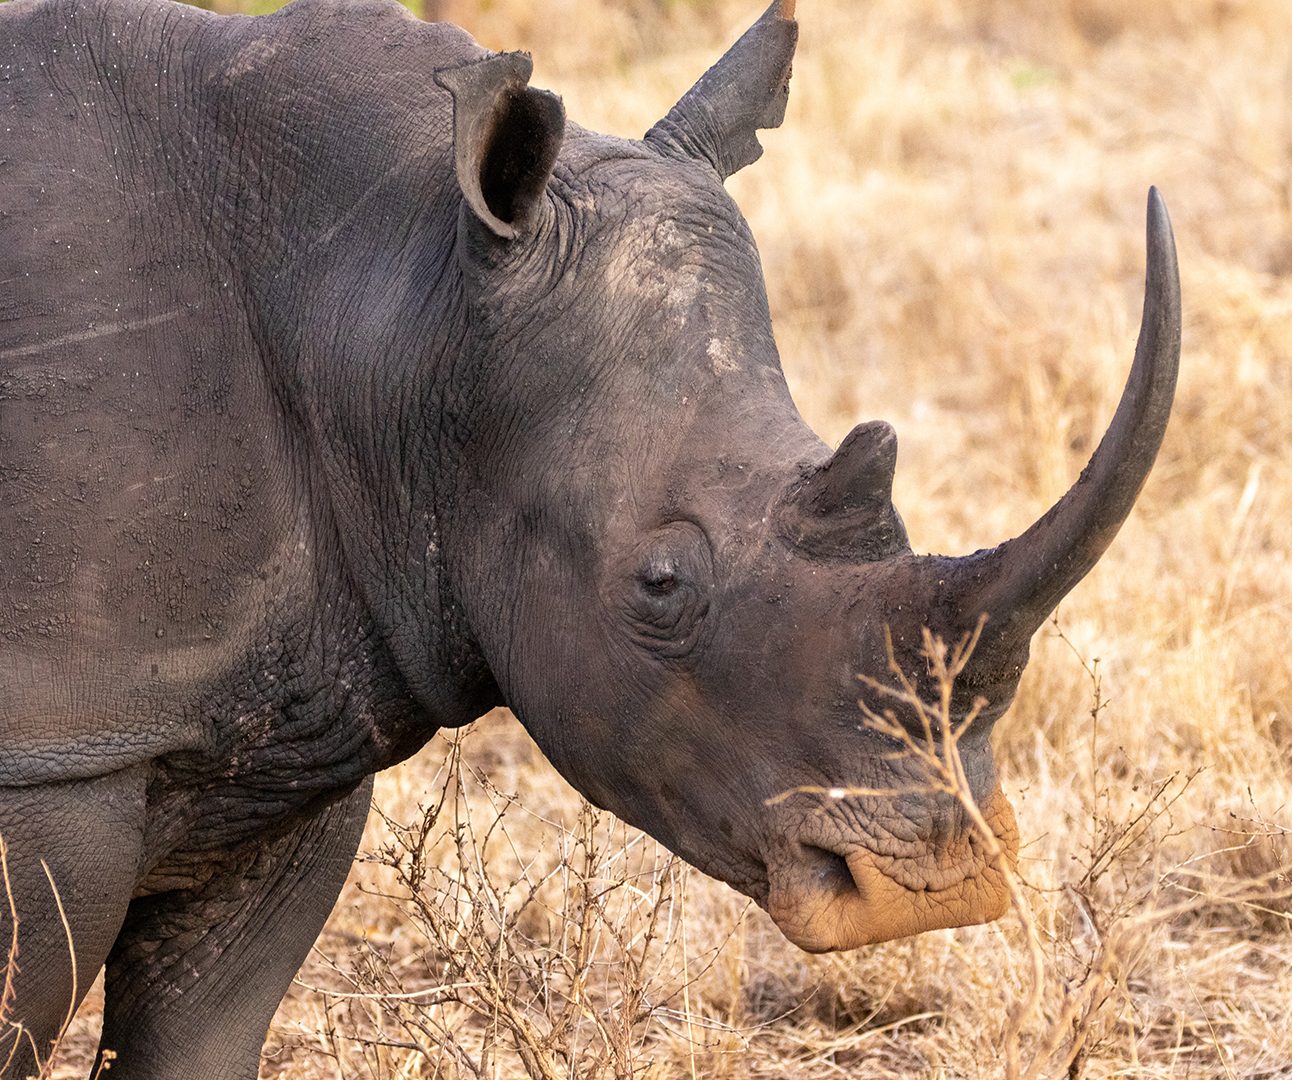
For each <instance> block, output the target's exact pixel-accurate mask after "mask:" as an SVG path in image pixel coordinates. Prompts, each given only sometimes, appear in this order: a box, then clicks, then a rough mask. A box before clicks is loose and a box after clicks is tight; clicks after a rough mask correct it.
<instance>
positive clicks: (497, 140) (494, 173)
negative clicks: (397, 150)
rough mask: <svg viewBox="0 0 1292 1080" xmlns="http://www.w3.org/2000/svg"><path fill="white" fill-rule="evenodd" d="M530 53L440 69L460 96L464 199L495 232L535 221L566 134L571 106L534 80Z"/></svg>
mask: <svg viewBox="0 0 1292 1080" xmlns="http://www.w3.org/2000/svg"><path fill="white" fill-rule="evenodd" d="M533 70H534V62H533V60H531V59H530V57H529V54H528V53H500V54H498V55H495V56H489V57H486V58H485V59H484V60H476V61H472V62H471V63H468V64H464V65H462V66H461V67H456V68H446V69H444V70H442V71H437V72H436V73H435V81H436V82H437V83H438V84H439V85H440V86H442V87H443V88H444V89H445V90H447V91H448V92H449V93H450V94H452V95H453V157H454V167H455V169H456V171H457V175H458V186H459V187H460V188H461V189H462V197H463V198H464V199H465V200H466V203H467V205H468V206H469V207H470V208H471V210H472V212H473V213H474V214H475V216H476V217H477V218H479V219H480V221H481V222H483V223H484V224H485V225H486V226H487V227H488V228H489V230H490V231H491V232H493V233H494V234H495V235H497V236H500V237H502V238H504V239H506V240H510V239H512V238H514V237H515V236H516V235H517V233H518V232H520V231H522V230H523V229H524V228H525V226H526V225H527V224H529V222H530V221H531V220H532V218H533V216H534V213H535V211H536V210H537V208H538V206H539V204H540V202H541V200H542V198H543V193H544V191H545V190H546V188H547V181H548V178H549V177H550V176H551V175H552V167H553V166H554V165H555V164H556V155H557V154H558V153H559V152H560V149H561V139H562V137H563V136H564V134H565V106H563V105H562V104H561V99H560V98H558V97H557V96H556V95H555V94H550V93H548V92H547V91H546V90H535V89H533V88H532V87H530V86H529V77H530V75H531V74H532V73H533Z"/></svg>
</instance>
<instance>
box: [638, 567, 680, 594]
mask: <svg viewBox="0 0 1292 1080" xmlns="http://www.w3.org/2000/svg"><path fill="white" fill-rule="evenodd" d="M641 584H642V588H643V589H645V590H646V591H647V592H648V593H650V594H651V596H668V595H669V593H671V592H673V591H674V590H675V589H676V588H677V575H675V574H674V573H673V571H672V570H668V569H664V568H655V567H652V568H651V569H649V570H647V571H646V572H645V573H644V574H642V576H641Z"/></svg>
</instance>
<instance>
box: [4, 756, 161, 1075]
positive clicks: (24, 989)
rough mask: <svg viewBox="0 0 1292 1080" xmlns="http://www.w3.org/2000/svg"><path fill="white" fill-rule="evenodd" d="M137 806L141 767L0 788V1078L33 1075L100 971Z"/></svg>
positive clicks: (124, 878) (129, 886)
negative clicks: (4, 992)
mask: <svg viewBox="0 0 1292 1080" xmlns="http://www.w3.org/2000/svg"><path fill="white" fill-rule="evenodd" d="M143 808H144V776H143V771H142V770H141V769H131V770H126V771H123V772H119V773H114V774H112V775H110V776H105V777H100V778H98V779H95V780H81V781H75V782H69V783H63V784H43V785H40V786H38V787H21V788H4V787H0V823H3V829H2V830H0V839H3V841H4V846H5V860H4V862H5V864H6V866H5V869H6V870H7V874H8V889H7V890H6V889H5V888H4V887H3V886H4V882H3V880H2V879H0V989H2V988H3V984H4V981H5V974H6V967H7V966H8V961H9V959H10V955H11V953H12V952H14V950H13V940H14V915H15V914H16V916H17V923H18V926H17V949H16V953H15V954H14V955H13V961H14V963H13V967H14V968H15V969H16V971H15V973H14V981H13V984H12V988H11V989H12V997H11V1000H10V1002H9V1007H8V1008H7V1009H6V1008H4V1007H3V1006H2V1005H0V1017H2V1018H3V1020H2V1022H0V1077H6V1078H9V1077H13V1078H22V1077H27V1076H35V1075H37V1074H38V1073H39V1071H40V1066H41V1065H43V1064H45V1063H46V1062H47V1061H48V1059H49V1056H50V1048H51V1044H52V1043H53V1042H54V1040H55V1039H56V1038H57V1037H58V1035H59V1034H60V1032H61V1030H62V1028H63V1025H64V1023H65V1022H66V1021H68V1020H70V1019H71V1016H72V1013H73V1012H74V1011H75V1009H76V1006H77V1005H79V1004H80V1001H81V998H82V997H84V996H85V992H86V991H87V990H88V989H89V988H90V986H91V985H92V984H93V982H94V979H95V976H96V975H97V974H98V972H99V968H100V967H102V966H103V961H104V958H105V957H106V956H107V955H108V950H109V949H110V948H111V947H112V942H113V939H114V938H115V937H116V936H117V930H118V929H119V928H120V926H121V922H122V920H123V918H124V917H125V914H126V907H127V905H128V904H129V902H130V894H131V892H132V891H133V889H134V885H135V879H136V876H137V873H138V867H139V858H140V851H141V849H142V842H143V841H142V823H143V820H144V809H143ZM42 861H43V863H44V865H43V866H42ZM45 867H48V868H49V874H48V875H46V873H45ZM51 879H52V881H53V885H52V886H51V884H50V882H51ZM55 892H57V898H56V897H55ZM60 904H61V905H62V912H63V913H62V914H61V915H60V913H59V905H60ZM64 917H66V923H64ZM69 937H70V938H71V945H70V946H69V941H68V939H69ZM73 950H74V952H75V957H76V962H75V968H73V962H72V955H73Z"/></svg>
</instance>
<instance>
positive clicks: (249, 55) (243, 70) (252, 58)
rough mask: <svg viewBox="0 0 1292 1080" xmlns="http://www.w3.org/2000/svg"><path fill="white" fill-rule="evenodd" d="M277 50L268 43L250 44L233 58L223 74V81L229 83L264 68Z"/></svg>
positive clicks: (257, 42)
mask: <svg viewBox="0 0 1292 1080" xmlns="http://www.w3.org/2000/svg"><path fill="white" fill-rule="evenodd" d="M277 52H278V48H277V46H275V45H270V44H269V42H267V41H265V40H263V39H258V40H256V41H253V42H250V43H249V44H248V45H246V46H244V47H243V48H242V49H240V50H239V52H238V55H237V56H235V57H234V58H233V63H232V64H230V65H229V69H228V70H227V71H226V72H225V74H224V81H225V82H226V83H231V82H233V81H234V80H236V79H240V78H242V76H243V75H246V74H249V73H250V72H252V71H255V70H256V69H257V68H261V67H264V66H265V65H266V64H267V63H269V61H270V60H272V59H273V58H274V56H275V55H276V54H277Z"/></svg>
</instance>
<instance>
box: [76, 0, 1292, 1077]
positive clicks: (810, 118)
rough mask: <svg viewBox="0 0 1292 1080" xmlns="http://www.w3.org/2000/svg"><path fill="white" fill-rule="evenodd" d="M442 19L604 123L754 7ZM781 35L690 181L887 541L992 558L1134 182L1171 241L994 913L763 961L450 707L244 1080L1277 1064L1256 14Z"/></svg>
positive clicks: (1119, 292)
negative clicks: (786, 65)
mask: <svg viewBox="0 0 1292 1080" xmlns="http://www.w3.org/2000/svg"><path fill="white" fill-rule="evenodd" d="M444 6H445V7H448V8H452V15H453V16H454V17H455V18H457V19H459V20H460V21H462V22H464V23H465V24H466V25H467V26H468V27H469V28H470V29H471V30H472V31H473V33H475V35H476V36H477V38H478V39H479V40H481V41H482V42H483V43H485V44H487V45H490V46H493V47H496V48H515V47H526V48H529V49H531V50H532V51H533V52H534V56H535V61H536V73H535V80H534V81H535V83H536V84H537V85H540V86H546V87H551V88H553V89H555V90H557V91H559V92H560V93H562V94H563V95H564V96H565V100H566V104H567V106H568V108H569V110H570V113H571V115H572V116H573V117H575V118H576V119H577V120H579V121H580V122H581V123H583V124H585V125H587V126H591V127H595V128H600V129H602V130H609V131H614V132H618V133H623V134H640V133H641V132H642V131H644V130H645V129H646V128H647V127H648V126H649V124H650V123H651V122H652V121H653V120H654V119H656V118H657V116H659V115H661V114H662V113H663V112H664V111H665V110H666V109H667V107H668V106H669V105H670V104H671V102H672V100H673V99H674V98H675V97H676V95H677V94H679V93H680V92H681V91H682V90H683V89H685V88H686V87H687V86H688V85H689V84H690V82H691V81H692V79H693V78H694V77H695V76H696V75H697V74H698V73H699V71H701V70H702V69H703V68H704V67H705V66H706V65H707V63H709V62H710V61H711V60H712V59H713V58H714V57H716V55H717V54H718V52H719V51H720V49H721V48H722V47H723V46H724V45H725V44H726V43H727V41H729V40H730V38H731V37H732V36H733V34H734V33H736V32H738V31H739V30H740V29H742V27H743V25H744V24H745V23H747V22H748V21H750V20H751V19H752V17H753V16H754V15H755V14H756V11H755V7H756V6H757V0H748V2H742V3H736V2H735V0H720V2H715V3H704V4H700V3H688V2H686V0H653V2H640V3H629V2H628V0H552V2H550V3H541V4H531V3H522V2H520V0H493V2H490V3H486V2H484V0H446V3H445V5H444ZM799 17H800V20H801V23H802V44H801V47H800V54H799V59H798V63H797V65H796V73H795V82H794V90H793V95H792V98H791V105H790V111H789V116H788V119H787V123H786V126H785V128H783V129H782V130H781V131H779V132H776V133H771V134H769V135H768V136H767V137H766V138H765V140H764V143H765V145H766V147H767V155H766V157H765V158H764V160H763V161H762V162H760V163H759V164H758V165H756V166H754V167H752V168H751V169H749V170H747V171H746V172H745V173H742V174H741V175H740V176H738V177H736V178H735V179H734V180H733V181H732V182H731V188H732V190H733V192H734V194H735V195H736V197H737V199H738V201H739V202H740V203H741V205H742V206H743V208H744V209H745V211H746V213H747V215H748V217H749V218H750V221H751V223H752V225H753V228H754V231H755V233H756V235H757V237H758V239H759V242H760V244H761V247H762V253H763V258H764V262H765V265H766V270H767V275H768V281H769V287H770V292H771V297H772V304H773V309H774V314H775V318H776V326H777V334H778V339H779V342H780V346H781V350H782V353H783V356H784V363H785V368H786V371H787V374H788V376H789V379H790V383H791V386H792V388H793V390H794V392H795V395H796V398H797V400H798V402H799V404H800V407H801V408H802V410H803V412H804V414H805V415H806V417H807V419H808V420H809V422H811V423H812V424H813V425H814V426H815V427H816V428H817V430H818V431H820V432H821V434H822V435H823V436H824V437H825V438H826V439H828V440H832V441H835V442H837V441H838V439H839V438H841V437H842V435H843V434H844V433H845V432H846V431H847V430H848V429H849V428H850V427H851V426H852V425H853V424H854V423H855V422H857V421H859V420H865V419H871V418H881V417H882V418H884V419H887V420H890V421H891V422H893V423H894V425H895V426H896V428H897V430H898V433H899V436H900V438H901V446H902V451H901V461H900V465H899V472H898V480H897V491H896V496H895V497H896V502H897V505H898V506H899V508H900V509H901V510H902V513H903V514H904V516H905V518H906V521H907V524H908V527H909V529H910V533H911V537H912V540H913V542H914V543H915V545H916V547H917V548H918V549H923V550H934V551H952V552H962V551H968V550H972V549H973V548H975V547H979V546H983V545H986V544H989V543H995V542H996V541H998V540H1000V539H1001V538H1003V537H1005V536H1009V535H1013V534H1014V533H1015V532H1017V531H1018V530H1019V529H1020V528H1022V527H1023V526H1025V525H1026V524H1028V523H1029V522H1030V521H1032V520H1033V518H1034V517H1035V516H1036V515H1037V514H1038V513H1039V512H1040V510H1041V509H1042V508H1043V507H1045V506H1047V505H1049V504H1050V503H1051V502H1052V501H1053V500H1054V499H1055V498H1056V497H1057V496H1058V495H1059V494H1061V493H1062V492H1063V491H1064V490H1065V489H1066V488H1067V486H1068V484H1069V483H1070V482H1071V480H1072V478H1073V477H1074V476H1076V475H1077V473H1078V472H1079V471H1080V469H1081V467H1082V465H1083V464H1084V462H1085V460H1086V458H1087V457H1088V455H1089V454H1090V452H1091V450H1092V448H1093V447H1092V439H1094V438H1097V437H1098V433H1099V432H1101V431H1102V430H1103V428H1104V425H1105V422H1106V420H1107V418H1108V417H1109V416H1110V415H1111V412H1112V409H1113V407H1114V405H1115V403H1116V398H1117V394H1118V393H1119V391H1120V388H1121V386H1122V382H1123V379H1124V376H1125V373H1126V370H1127V368H1128V366H1129V363H1130V355H1131V349H1132V345H1133V341H1134V336H1135V330H1136V326H1137V321H1138V302H1139V290H1140V285H1141V280H1142V270H1143V245H1142V237H1143V208H1144V196H1145V192H1146V190H1147V188H1148V186H1149V184H1150V183H1156V184H1158V185H1159V186H1160V187H1161V188H1162V190H1163V192H1164V194H1165V195H1166V197H1167V200H1168V203H1169V205H1170V207H1171V210H1172V212H1173V215H1174V222H1175V228H1176V234H1177V238H1178V240H1179V244H1180V265H1181V271H1182V275H1183V286H1184V297H1185V316H1186V325H1185V335H1184V357H1183V361H1182V370H1181V379H1180V390H1179V399H1178V403H1177V409H1176V415H1175V418H1174V420H1173V422H1172V427H1171V430H1170V432H1169V433H1168V437H1167V442H1166V446H1165V447H1164V450H1163V452H1162V456H1161V459H1160V461H1159V464H1158V467H1157V470H1156V472H1155V474H1154V476H1153V477H1152V478H1151V479H1150V481H1149V484H1148V487H1147V488H1146V490H1145V492H1144V495H1143V497H1142V499H1141V502H1140V505H1139V507H1138V508H1137V510H1136V512H1135V514H1134V515H1133V517H1132V519H1131V521H1130V522H1129V524H1128V525H1127V526H1126V528H1125V529H1124V530H1123V533H1122V535H1121V536H1120V537H1119V539H1118V540H1117V542H1116V544H1115V545H1114V547H1113V549H1112V550H1111V552H1110V553H1109V554H1108V555H1107V556H1106V557H1105V558H1104V560H1103V561H1102V562H1101V563H1100V565H1099V567H1098V568H1096V570H1095V571H1094V572H1093V573H1092V574H1091V576H1090V577H1089V578H1088V579H1087V581H1086V582H1084V583H1083V584H1082V585H1081V586H1080V587H1079V588H1078V589H1077V590H1076V592H1075V593H1074V594H1073V596H1072V597H1071V598H1070V599H1068V600H1067V601H1065V602H1064V605H1063V607H1062V609H1061V611H1060V613H1059V616H1058V619H1057V621H1056V622H1054V623H1053V624H1052V625H1050V626H1049V627H1047V628H1046V629H1044V630H1043V631H1042V632H1041V633H1040V634H1039V635H1038V637H1037V640H1036V642H1035V644H1034V648H1033V660H1032V664H1031V667H1030V668H1029V671H1028V674H1027V676H1026V677H1025V679H1024V682H1023V686H1022V689H1021V692H1020V694H1019V698H1018V701H1017V704H1016V705H1015V707H1014V709H1013V710H1012V712H1011V713H1010V714H1009V715H1008V716H1007V717H1006V719H1005V720H1004V721H1003V722H1002V723H1001V724H1000V725H999V727H998V732H997V744H998V747H999V756H1000V760H1001V767H1002V772H1003V776H1004V784H1005V789H1006V791H1007V793H1008V794H1009V795H1010V797H1011V798H1012V800H1013V801H1014V803H1015V806H1016V807H1017V810H1018V817H1019V825H1020V829H1021V833H1022V845H1023V846H1022V858H1021V861H1020V873H1019V876H1018V879H1017V880H1016V881H1015V882H1014V887H1015V909H1014V911H1013V913H1012V914H1011V915H1010V916H1008V917H1007V918H1006V919H1004V920H1003V921H1002V922H1000V923H998V924H996V925H993V926H989V927H976V928H970V929H966V930H959V931H947V932H939V933H935V934H929V935H925V936H923V937H920V938H916V939H912V940H907V941H900V942H894V943H890V944H887V945H883V946H879V947H876V948H872V949H868V950H864V951H861V952H858V953H853V954H847V955H840V956H830V957H809V956H806V955H805V954H803V953H800V952H798V951H797V950H795V949H794V948H793V947H791V946H789V945H788V944H786V943H785V942H784V941H783V940H782V939H781V938H780V936H779V934H778V933H777V932H776V931H775V929H774V928H773V927H772V926H771V925H770V923H769V921H768V920H767V919H766V917H765V916H764V915H763V914H762V913H761V912H759V911H757V910H756V909H753V908H751V907H750V906H749V905H748V904H747V903H746V902H745V901H744V900H743V899H741V898H740V897H738V896H737V895H736V894H734V893H733V892H731V891H730V890H729V889H727V888H726V887H724V886H721V885H718V884H716V883H714V882H712V881H710V880H708V879H706V878H704V877H702V876H701V875H699V874H697V873H694V872H691V871H689V870H688V869H687V868H686V867H685V866H684V865H682V864H680V863H678V862H677V861H676V860H674V859H671V858H670V857H668V856H667V853H665V852H662V851H661V850H660V849H659V848H658V847H657V846H656V845H655V844H654V843H653V842H651V841H649V840H647V839H645V838H643V837H642V836H641V835H640V834H638V833H635V832H634V831H633V830H631V829H629V828H627V827H625V826H623V825H621V824H618V823H617V822H615V821H613V820H612V819H610V818H608V817H606V816H604V815H601V814H597V813H594V812H592V811H590V810H589V809H588V808H587V807H586V806H585V805H583V804H582V803H581V802H580V800H579V798H578V797H577V796H576V795H575V794H574V793H573V792H572V791H571V790H570V789H569V788H568V787H566V786H565V784H564V783H563V782H562V781H561V780H560V779H559V778H558V777H557V776H556V775H555V774H554V773H553V771H552V769H551V768H550V767H549V766H548V765H547V764H546V763H545V762H544V761H543V759H542V757H541V756H540V754H539V753H538V752H537V750H536V749H535V748H534V747H533V746H532V744H531V743H530V742H529V741H528V740H527V738H526V736H525V735H524V733H523V731H521V729H520V728H519V726H518V725H517V724H516V723H515V722H514V720H512V719H510V718H509V717H508V716H506V715H503V714H497V715H492V716H490V717H488V718H486V719H485V720H483V721H481V722H480V723H478V724H477V725H475V726H474V728H472V729H469V730H468V731H467V732H466V733H464V734H463V735H461V736H460V737H456V738H448V739H446V738H437V739H436V740H435V741H434V742H433V743H432V744H431V745H430V746H428V747H427V748H426V750H425V751H423V752H422V753H421V754H420V755H419V756H418V757H417V758H416V759H414V760H413V761H411V762H409V763H408V764H406V765H405V766H403V767H401V768H399V769H397V770H394V771H392V772H391V773H389V774H386V775H384V776H383V777H382V778H381V779H380V780H379V782H378V788H377V797H376V803H377V806H378V808H379V812H378V813H374V814H373V816H372V818H371V820H370V823H369V830H368V835H367V838H366V841H365V850H366V851H367V852H368V854H367V856H366V857H365V858H364V859H363V861H361V862H360V863H359V864H357V865H356V868H355V871H354V873H353V875H352V878H351V882H350V885H349V886H348V888H347V890H346V892H345V894H344V895H343V897H342V899H341V902H340V904H339V905H338V907H337V909H336V911H335V913H334V915H333V918H332V921H331V923H330V924H329V927H328V930H327V932H326V933H325V935H324V936H323V938H322V939H321V940H320V943H319V945H318V948H317V950H316V953H315V956H314V958H313V959H312V960H311V962H310V964H309V965H308V966H307V968H306V970H305V971H304V972H303V973H302V974H301V976H300V979H299V985H298V986H297V987H296V988H294V990H293V992H292V994H291V995H290V997H289V998H288V1000H287V1001H286V1002H285V1003H284V1005H283V1006H282V1008H281V1010H280V1011H279V1014H278V1018H277V1020H276V1022H275V1024H274V1028H273V1031H272V1033H271V1042H270V1046H269V1052H268V1058H267V1062H266V1065H265V1067H264V1075H266V1076H268V1077H280V1076H281V1077H302V1078H308V1080H313V1078H324V1077H340V1076H344V1077H370V1078H373V1080H395V1078H401V1080H403V1078H414V1077H432V1076H442V1077H474V1076H479V1077H490V1078H493V1077H522V1076H529V1077H535V1078H540V1077H541V1078H544V1080H554V1078H556V1077H601V1076H604V1077H628V1076H635V1077H652V1078H664V1077H673V1076H681V1077H700V1076H704V1077H731V1078H742V1077H768V1078H772V1077H776V1078H780V1077H813V1078H815V1077H845V1076H846V1077H881V1076H884V1077H886V1076H920V1077H925V1076H932V1077H960V1076H966V1077H994V1076H998V1075H1003V1074H1005V1073H1006V1072H1007V1071H1008V1070H1011V1069H1012V1070H1015V1071H1017V1072H1018V1073H1019V1074H1020V1075H1023V1074H1029V1073H1030V1075H1037V1076H1070V1077H1076V1076H1087V1077H1105V1076H1137V1077H1159V1076H1160V1077H1165V1076H1181V1077H1183V1076H1230V1077H1248V1078H1256V1077H1277V1076H1292V1025H1290V1024H1289V1022H1288V1020H1289V1010H1290V1009H1292V900H1290V899H1289V894H1290V890H1292V881H1290V880H1289V877H1288V867H1289V864H1292V802H1290V799H1292V650H1289V648H1288V642H1289V639H1290V638H1292V560H1290V559H1289V540H1288V535H1287V522H1289V521H1290V520H1292V481H1290V480H1289V477H1290V476H1292V468H1290V467H1292V362H1290V360H1289V357H1290V356H1292V112H1289V109H1288V101H1289V99H1290V98H1292V54H1289V51H1288V45H1287V43H1288V41H1289V40H1292V6H1289V5H1288V4H1287V3H1286V2H1285V0H1021V2H1020V0H1008V2H1007V0H955V2H953V0H873V2H868V3H865V4H858V3H851V2H845V0H805V2H803V3H801V4H800V5H799ZM427 77H428V78H429V72H428V73H427ZM356 137H361V134H360V133H356ZM1280 522H1283V524H1282V525H1280V524H1279V523H1280ZM934 719H935V720H936V713H935V714H934ZM935 764H936V763H935ZM933 771H934V772H935V773H936V768H934V770H933ZM942 779H943V781H945V782H948V783H950V782H953V781H954V769H953V768H952V770H951V772H950V773H949V774H947V775H943V777H942ZM94 1020H95V1017H94V1015H93V999H92V1000H91V1004H90V1006H88V1007H87V1008H86V1009H84V1010H83V1013H82V1016H81V1017H79V1018H78V1020H77V1022H76V1027H75V1029H74V1032H73V1035H72V1036H71V1038H70V1039H69V1041H68V1044H67V1046H66V1048H65V1051H64V1061H65V1063H66V1067H67V1069H68V1070H69V1071H68V1072H67V1075H74V1074H77V1075H83V1074H84V1071H85V1070H86V1069H87V1068H88V1061H89V1057H90V1054H91V1052H92V1051H91V1047H92V1045H93V1038H92V1036H91V1035H90V1034H89V1031H90V1029H92V1028H93V1025H94ZM77 1069H79V1070H81V1072H80V1073H76V1072H75V1070H77Z"/></svg>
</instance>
